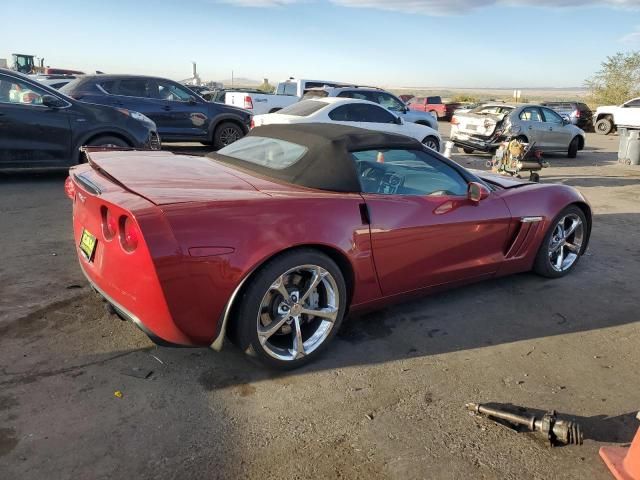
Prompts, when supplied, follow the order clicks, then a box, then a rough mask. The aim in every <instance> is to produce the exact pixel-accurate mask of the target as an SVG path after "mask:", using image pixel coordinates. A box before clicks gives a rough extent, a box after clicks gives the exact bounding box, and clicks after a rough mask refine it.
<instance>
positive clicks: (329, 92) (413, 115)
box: [302, 86, 438, 131]
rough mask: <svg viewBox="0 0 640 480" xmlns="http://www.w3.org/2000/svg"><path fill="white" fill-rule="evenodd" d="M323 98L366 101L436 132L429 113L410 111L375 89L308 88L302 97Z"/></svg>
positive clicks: (434, 121)
mask: <svg viewBox="0 0 640 480" xmlns="http://www.w3.org/2000/svg"><path fill="white" fill-rule="evenodd" d="M324 97H341V98H356V99H358V100H368V101H370V102H374V103H377V104H378V105H382V106H383V107H385V108H386V109H387V110H391V111H392V112H393V113H395V114H396V115H398V116H399V117H401V118H402V119H404V121H405V122H412V123H417V124H418V125H426V126H427V127H431V128H433V129H434V130H436V131H437V130H438V118H437V117H436V116H435V115H434V114H432V113H430V112H416V111H414V110H410V109H409V107H407V105H406V104H405V103H404V102H403V101H402V100H400V99H399V98H398V97H396V96H395V95H393V94H391V93H389V92H387V91H385V90H382V89H381V88H375V87H357V86H351V87H321V88H310V89H308V90H307V93H305V94H304V96H303V97H302V98H303V100H307V99H313V98H324Z"/></svg>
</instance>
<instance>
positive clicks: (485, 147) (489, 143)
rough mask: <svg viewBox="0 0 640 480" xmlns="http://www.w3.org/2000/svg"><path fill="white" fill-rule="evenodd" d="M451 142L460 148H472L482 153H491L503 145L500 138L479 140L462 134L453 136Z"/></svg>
mask: <svg viewBox="0 0 640 480" xmlns="http://www.w3.org/2000/svg"><path fill="white" fill-rule="evenodd" d="M451 141H452V142H453V143H454V144H455V145H456V146H458V147H463V148H471V149H473V150H479V151H481V152H490V151H491V150H495V149H497V148H498V147H499V146H500V143H502V139H501V137H499V136H498V137H496V136H493V137H491V138H479V137H474V136H471V135H469V136H467V135H463V136H460V134H455V135H454V136H452V137H451Z"/></svg>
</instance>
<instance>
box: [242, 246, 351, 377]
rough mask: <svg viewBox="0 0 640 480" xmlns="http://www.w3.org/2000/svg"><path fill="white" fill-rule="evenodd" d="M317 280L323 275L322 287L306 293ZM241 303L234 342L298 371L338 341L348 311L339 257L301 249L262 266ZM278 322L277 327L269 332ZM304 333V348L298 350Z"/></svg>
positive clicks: (262, 359) (264, 360)
mask: <svg viewBox="0 0 640 480" xmlns="http://www.w3.org/2000/svg"><path fill="white" fill-rule="evenodd" d="M316 274H317V275H320V276H314V275H316ZM314 278H319V280H317V283H316V286H315V287H314V288H313V289H312V290H311V292H312V293H310V294H309V295H305V292H308V291H309V287H310V286H311V285H313V283H314V282H313V280H314ZM280 285H282V286H280ZM283 291H285V293H286V295H287V296H288V297H289V298H288V299H286V298H285V297H284V295H283V293H282V292H283ZM304 297H306V298H304ZM237 305H238V308H237V310H236V311H235V315H234V318H233V323H232V325H231V329H230V337H231V338H232V340H233V342H234V343H235V344H236V345H238V347H240V348H241V349H242V350H243V351H244V352H245V353H247V354H248V355H250V356H252V357H255V358H256V359H257V360H258V361H260V362H261V363H262V364H264V365H266V366H268V367H271V368H274V369H278V370H292V369H294V368H298V367H301V366H302V365H304V364H306V363H308V362H310V361H312V360H313V359H315V358H316V357H317V356H318V355H320V354H321V352H322V351H323V350H324V349H325V348H326V347H327V345H328V344H329V342H330V341H331V340H332V339H333V337H334V336H335V334H336V332H337V331H338V329H339V328H340V324H341V322H342V319H343V317H344V315H345V312H346V308H347V289H346V284H345V281H344V277H343V275H342V272H341V271H340V268H339V267H338V266H337V265H336V263H335V262H334V261H333V260H331V259H330V258H329V257H327V256H326V255H324V254H323V253H320V252H318V251H317V250H312V249H304V250H297V251H293V252H289V253H286V254H284V255H281V256H279V257H276V258H274V259H273V260H271V261H269V262H267V263H266V264H265V265H264V266H263V267H261V268H260V270H258V272H256V274H255V275H254V276H253V277H252V278H251V279H250V280H249V282H248V284H247V286H246V288H245V289H244V291H243V293H242V294H241V296H240V297H238V301H237ZM300 308H303V309H307V310H311V311H316V312H322V311H324V312H327V313H328V314H330V315H331V316H333V319H329V318H328V316H310V315H309V314H306V313H300ZM294 312H298V313H297V317H293V316H292V315H294ZM285 317H287V320H285ZM296 318H297V320H296ZM278 325H279V326H278ZM272 326H273V327H274V329H275V330H272V331H269V329H270V327H272ZM298 326H299V330H298ZM298 331H300V338H301V339H302V342H300V344H301V345H302V350H300V349H298V348H297V346H298V345H299V344H298V342H297V338H298V335H297V332H298Z"/></svg>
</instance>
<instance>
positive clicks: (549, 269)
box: [533, 205, 587, 278]
mask: <svg viewBox="0 0 640 480" xmlns="http://www.w3.org/2000/svg"><path fill="white" fill-rule="evenodd" d="M586 248H587V219H586V217H585V215H584V212H583V211H582V210H581V209H580V208H578V207H576V206H575V205H571V206H569V207H567V208H565V209H564V210H563V211H562V212H560V214H559V215H558V216H557V217H556V218H554V220H553V222H552V223H551V226H550V227H549V230H548V231H547V233H546V235H545V236H544V239H543V240H542V244H541V245H540V249H539V250H538V254H537V256H536V260H535V263H534V266H533V271H534V272H536V273H537V274H538V275H542V276H543V277H547V278H559V277H564V276H565V275H566V274H568V273H569V272H570V271H571V270H573V269H574V268H575V266H576V265H577V264H578V261H579V260H580V257H581V256H582V254H583V253H584V251H585V250H586Z"/></svg>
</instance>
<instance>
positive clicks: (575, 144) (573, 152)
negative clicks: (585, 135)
mask: <svg viewBox="0 0 640 480" xmlns="http://www.w3.org/2000/svg"><path fill="white" fill-rule="evenodd" d="M579 148H580V139H579V138H578V137H575V138H574V139H573V140H571V143H570V144H569V151H568V152H567V157H569V158H576V157H577V156H578V150H579Z"/></svg>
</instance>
